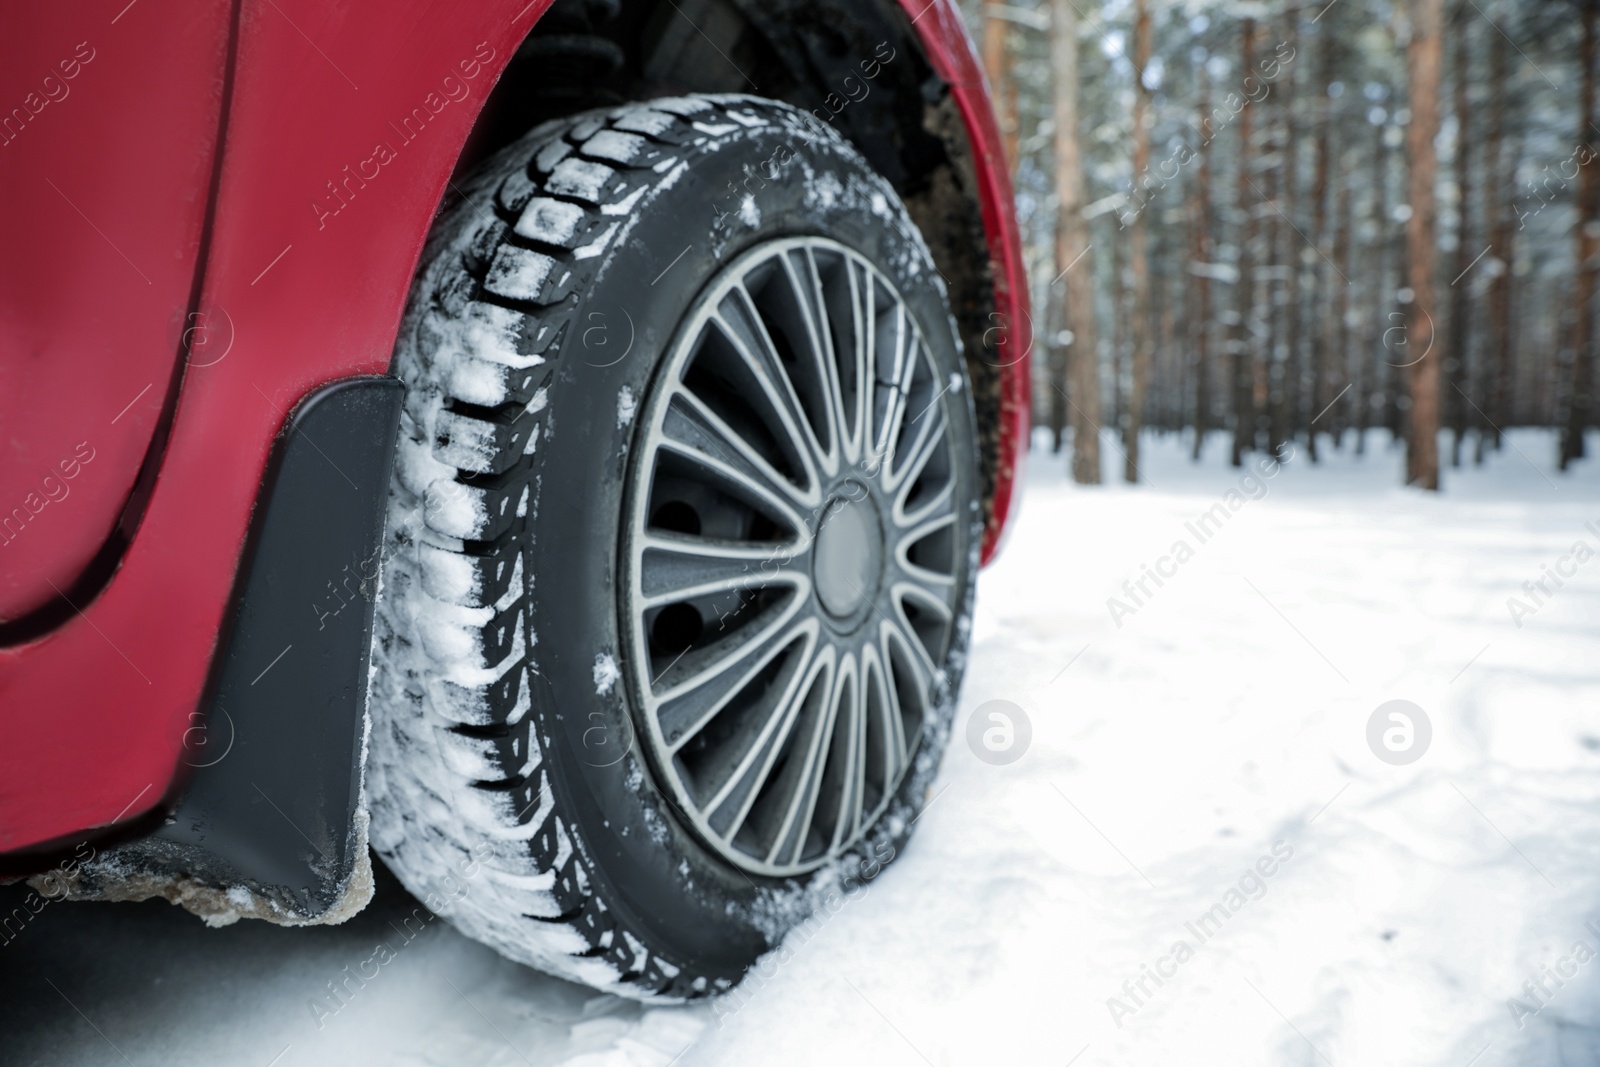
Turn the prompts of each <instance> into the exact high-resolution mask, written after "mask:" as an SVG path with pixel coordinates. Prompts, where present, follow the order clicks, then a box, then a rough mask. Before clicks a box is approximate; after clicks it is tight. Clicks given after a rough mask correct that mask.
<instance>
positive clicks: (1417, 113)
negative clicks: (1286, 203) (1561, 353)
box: [1406, 0, 1600, 489]
mask: <svg viewBox="0 0 1600 1067" xmlns="http://www.w3.org/2000/svg"><path fill="white" fill-rule="evenodd" d="M1593 3H1600V0H1591V4H1593ZM1442 31H1443V0H1411V42H1410V44H1409V45H1408V46H1407V49H1406V59H1407V71H1408V76H1409V82H1410V104H1411V121H1410V123H1409V124H1408V125H1407V126H1406V152H1407V155H1408V156H1409V157H1410V158H1409V163H1410V193H1411V217H1410V218H1409V219H1407V220H1406V269H1407V273H1408V276H1409V277H1410V288H1411V293H1412V298H1411V314H1409V315H1408V316H1407V321H1406V360H1407V361H1408V362H1409V363H1410V364H1411V365H1410V368H1409V370H1410V384H1411V412H1410V414H1411V420H1410V433H1409V434H1408V435H1407V438H1406V484H1408V485H1414V486H1417V487H1419V488H1422V489H1438V488H1439V364H1440V362H1442V360H1441V358H1440V357H1441V354H1442V353H1443V352H1444V351H1445V350H1446V349H1445V346H1444V345H1443V344H1442V343H1441V342H1442V341H1443V338H1442V337H1441V336H1440V335H1441V334H1443V332H1444V331H1443V330H1442V329H1441V327H1442V325H1443V323H1442V322H1441V316H1440V315H1439V314H1438V312H1437V304H1436V303H1435V301H1434V278H1433V272H1434V250H1435V246H1434V241H1435V232H1436V225H1437V219H1436V215H1437V210H1438V208H1437V204H1436V203H1435V199H1434V178H1435V174H1436V171H1437V164H1438V160H1437V158H1436V156H1435V150H1434V144H1433V142H1434V138H1435V137H1437V136H1438V133H1439V67H1440V59H1441V54H1442V51H1443V49H1442V44H1443V42H1442V40H1441V35H1442ZM1419 354H1420V355H1419Z"/></svg>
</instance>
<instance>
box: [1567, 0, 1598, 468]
mask: <svg viewBox="0 0 1600 1067" xmlns="http://www.w3.org/2000/svg"><path fill="white" fill-rule="evenodd" d="M1597 32H1600V0H1585V3H1584V5H1583V48H1582V50H1581V52H1580V53H1579V55H1580V60H1579V61H1580V62H1581V63H1582V65H1583V78H1582V86H1583V88H1582V93H1583V96H1582V98H1581V100H1580V101H1579V106H1580V112H1579V124H1578V131H1579V132H1578V143H1579V144H1580V145H1585V144H1588V143H1589V141H1590V138H1591V135H1592V131H1591V127H1592V126H1593V125H1594V124H1595V113H1594V111H1595V69H1594V61H1595V51H1596V34H1597ZM1573 254H1574V255H1575V256H1576V257H1577V263H1576V265H1575V269H1574V270H1573V291H1572V303H1573V308H1572V313H1573V321H1572V387H1571V390H1570V392H1569V394H1568V396H1567V412H1566V414H1567V418H1566V428H1565V430H1564V431H1563V433H1562V438H1561V469H1562V470H1566V469H1567V464H1569V463H1571V462H1572V461H1573V460H1575V459H1582V458H1583V454H1584V448H1583V434H1584V431H1585V430H1587V429H1588V428H1589V412H1590V404H1591V398H1590V392H1591V390H1592V388H1593V381H1594V327H1595V321H1594V319H1595V310H1594V295H1595V268H1596V262H1595V259H1596V256H1597V255H1600V162H1596V161H1592V160H1591V161H1589V162H1587V163H1586V164H1585V165H1583V166H1580V167H1579V169H1578V218H1577V224H1576V226H1575V229H1574V248H1573Z"/></svg>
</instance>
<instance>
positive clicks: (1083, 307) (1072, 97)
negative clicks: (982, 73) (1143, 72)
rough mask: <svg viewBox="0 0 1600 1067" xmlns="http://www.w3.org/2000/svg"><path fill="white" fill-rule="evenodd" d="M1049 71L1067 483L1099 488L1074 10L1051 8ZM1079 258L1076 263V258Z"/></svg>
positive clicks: (1064, 2) (1065, 2)
mask: <svg viewBox="0 0 1600 1067" xmlns="http://www.w3.org/2000/svg"><path fill="white" fill-rule="evenodd" d="M1051 8H1052V10H1051V22H1050V26H1051V36H1050V69H1051V74H1052V77H1053V78H1054V82H1053V89H1054V93H1053V96H1054V100H1053V104H1054V107H1053V111H1054V115H1055V138H1054V139H1055V168H1056V201H1057V207H1056V269H1057V270H1059V271H1062V272H1064V276H1063V278H1062V282H1063V283H1064V285H1065V288H1066V301H1067V315H1066V321H1067V322H1068V323H1069V326H1068V329H1070V330H1071V331H1072V335H1073V336H1072V345H1071V347H1070V349H1069V350H1068V361H1069V366H1070V370H1069V378H1070V384H1069V390H1070V395H1071V396H1072V478H1073V481H1075V482H1078V483H1079V484H1080V485H1098V484H1100V368H1099V359H1098V357H1097V353H1096V340H1095V322H1094V270H1093V267H1094V260H1093V257H1092V254H1091V252H1090V249H1089V226H1088V223H1087V222H1085V220H1084V217H1083V209H1084V206H1085V201H1084V170H1083V155H1082V152H1081V150H1080V147H1079V143H1078V9H1077V6H1076V0H1053V2H1052V4H1051ZM1080 257H1081V258H1080Z"/></svg>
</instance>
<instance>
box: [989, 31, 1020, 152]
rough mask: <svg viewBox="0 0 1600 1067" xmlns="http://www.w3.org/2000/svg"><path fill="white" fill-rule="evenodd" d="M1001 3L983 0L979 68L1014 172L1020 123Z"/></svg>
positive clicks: (1015, 86) (1014, 80)
mask: <svg viewBox="0 0 1600 1067" xmlns="http://www.w3.org/2000/svg"><path fill="white" fill-rule="evenodd" d="M1005 6H1006V4H1005V0H983V72H984V74H985V75H986V76H987V77H988V79H989V92H990V94H991V95H992V96H993V97H994V108H995V118H996V119H997V120H998V122H999V126H1000V136H1001V139H1002V140H1003V141H1004V142H1005V150H1006V165H1007V167H1009V168H1010V170H1011V173H1012V174H1015V173H1016V171H1017V135H1018V130H1019V129H1020V127H1021V124H1020V123H1019V122H1018V121H1017V81H1016V79H1015V78H1013V77H1012V76H1011V59H1010V57H1009V56H1008V55H1007V42H1008V40H1009V38H1010V36H1011V27H1010V23H1009V20H1008V19H1006V17H1005V15H1004V14H1003V13H1002V11H1001V9H1002V8H1004V7H1005Z"/></svg>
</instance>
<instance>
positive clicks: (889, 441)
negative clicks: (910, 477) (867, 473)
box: [873, 307, 919, 479]
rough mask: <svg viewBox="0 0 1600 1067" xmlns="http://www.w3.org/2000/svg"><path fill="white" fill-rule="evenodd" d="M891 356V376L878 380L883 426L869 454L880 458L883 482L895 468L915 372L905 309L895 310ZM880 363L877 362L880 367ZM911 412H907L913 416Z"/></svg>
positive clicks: (915, 353) (914, 348)
mask: <svg viewBox="0 0 1600 1067" xmlns="http://www.w3.org/2000/svg"><path fill="white" fill-rule="evenodd" d="M895 327H896V329H895V354H894V361H895V364H894V368H893V376H892V377H890V378H887V379H884V378H882V372H881V371H880V381H881V382H882V386H881V388H882V391H883V392H884V393H885V394H886V395H887V396H888V403H887V404H886V406H885V410H884V414H883V425H882V426H881V427H880V428H879V430H878V432H877V435H876V437H875V439H874V440H875V442H876V443H875V444H874V446H873V451H874V452H875V453H876V454H877V456H879V457H880V459H879V462H880V463H881V465H882V468H883V476H884V477H885V478H886V479H887V477H888V475H889V473H890V471H892V470H894V469H895V468H896V465H897V463H896V457H895V444H896V442H898V441H899V440H900V427H901V426H903V425H904V424H905V420H906V417H907V412H906V408H907V406H908V405H909V404H910V393H911V379H912V376H913V375H914V374H915V373H916V370H917V358H916V357H917V356H918V354H919V353H918V351H917V347H918V346H917V344H916V339H915V337H914V336H912V332H911V329H910V323H908V322H907V321H906V315H905V309H904V308H898V307H897V308H896V309H895ZM881 365H882V364H881V363H880V366H881ZM915 414H916V413H915V412H912V413H911V416H912V417H915Z"/></svg>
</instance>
